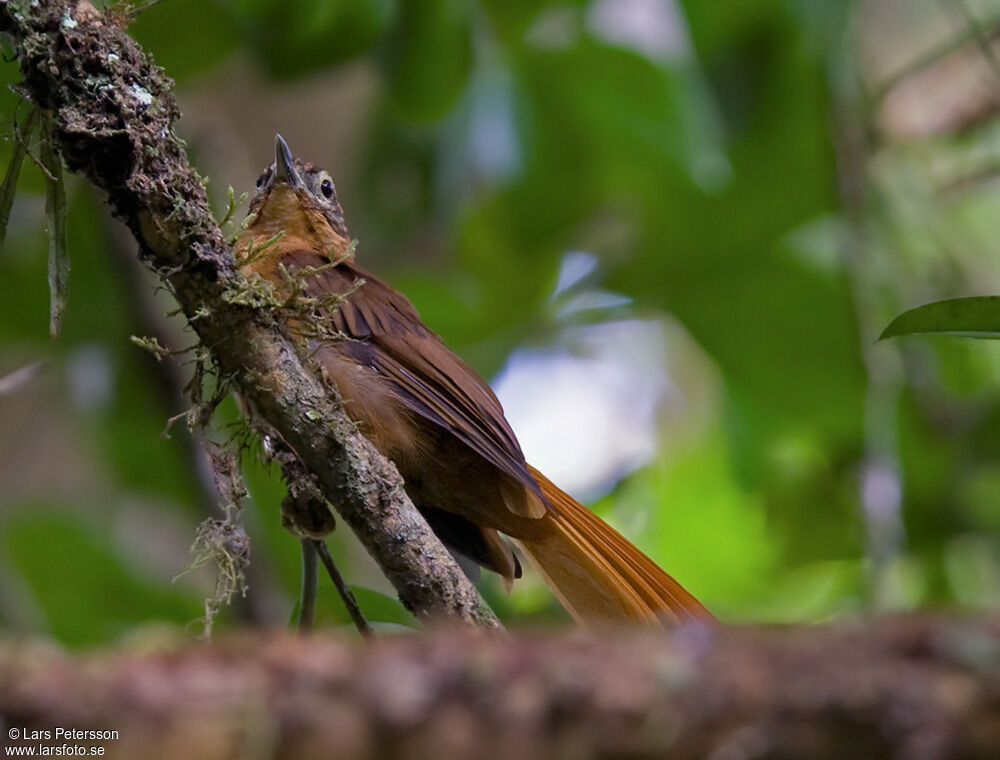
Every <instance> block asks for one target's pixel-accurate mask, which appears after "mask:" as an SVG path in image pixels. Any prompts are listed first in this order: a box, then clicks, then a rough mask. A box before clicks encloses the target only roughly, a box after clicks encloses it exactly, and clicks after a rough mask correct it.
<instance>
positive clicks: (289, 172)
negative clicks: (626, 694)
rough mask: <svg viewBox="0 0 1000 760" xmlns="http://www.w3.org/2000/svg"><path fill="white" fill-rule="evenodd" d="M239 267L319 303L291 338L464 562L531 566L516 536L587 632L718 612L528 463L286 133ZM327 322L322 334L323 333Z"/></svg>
mask: <svg viewBox="0 0 1000 760" xmlns="http://www.w3.org/2000/svg"><path fill="white" fill-rule="evenodd" d="M237 258H238V260H239V261H240V264H241V267H242V268H243V271H244V272H245V273H246V274H247V275H248V276H249V277H251V278H253V277H255V276H258V277H262V278H264V280H266V281H269V282H270V283H273V284H274V286H275V287H276V288H277V289H278V291H279V292H280V293H282V294H283V296H284V297H285V298H289V297H290V296H293V295H295V294H296V293H297V294H300V295H301V296H302V297H304V298H305V303H307V304H309V309H306V310H305V312H304V313H301V314H292V315H291V316H289V317H288V319H287V327H288V329H289V331H290V332H291V333H292V334H293V335H297V336H298V337H300V338H302V339H303V341H304V342H308V344H309V350H310V351H311V352H312V353H313V355H314V356H315V357H316V359H317V360H318V361H319V364H320V366H322V368H323V371H324V372H325V373H326V374H327V376H328V377H329V379H331V380H332V381H333V382H334V383H335V384H336V387H337V389H338V391H339V392H340V395H341V397H342V398H343V401H344V406H345V408H346V411H347V413H348V414H349V415H350V417H351V418H352V419H353V420H355V422H357V423H358V424H359V425H360V427H361V430H362V432H363V433H364V435H365V436H366V437H367V438H368V440H370V441H371V442H372V443H373V444H374V445H375V447H376V448H377V449H378V450H379V451H380V452H381V453H382V454H384V455H385V456H386V457H388V458H389V459H390V460H392V461H393V462H394V463H395V464H396V467H397V468H398V469H399V472H400V474H401V475H402V477H403V480H404V482H405V487H406V491H407V494H408V495H409V497H410V499H411V500H412V501H413V503H414V505H415V506H416V507H417V508H418V509H419V510H420V512H421V513H422V514H423V515H424V517H425V518H426V519H427V521H428V523H429V524H430V526H431V527H432V528H433V530H434V531H435V533H436V534H437V535H438V537H439V538H440V539H441V540H442V541H443V542H444V544H445V545H447V546H448V547H449V548H450V549H451V550H452V551H454V552H457V553H458V554H460V555H463V556H464V557H466V558H469V559H471V560H473V561H475V562H476V563H478V564H479V565H481V566H483V567H485V568H488V569H490V570H493V571H494V572H496V573H499V574H500V576H502V578H503V579H504V581H505V582H506V584H507V585H508V588H509V587H510V584H512V583H513V581H514V579H515V578H519V577H520V576H521V566H520V564H519V562H518V558H517V556H516V555H515V553H514V551H513V549H512V547H511V545H510V544H509V543H508V542H507V541H506V540H505V539H504V538H503V536H508V537H509V538H511V539H512V540H513V541H514V543H516V544H517V546H519V547H520V549H521V550H522V551H523V553H524V554H525V556H527V557H528V559H529V560H530V561H531V562H532V564H533V565H534V566H535V567H536V568H537V569H538V571H539V572H540V573H541V575H542V576H543V577H544V579H545V580H546V582H547V583H548V585H549V586H550V587H551V589H552V591H553V592H554V593H555V595H556V596H557V597H558V598H559V600H560V602H562V604H563V605H564V606H565V607H566V609H567V610H568V611H569V612H570V613H571V614H572V615H573V617H574V618H576V619H577V620H578V621H581V622H584V623H599V622H622V621H628V622H639V623H656V622H662V623H665V624H672V623H678V622H684V621H689V620H699V621H704V620H710V619H712V616H711V613H709V612H708V610H706V609H705V607H704V606H702V604H701V603H700V602H699V601H698V600H697V599H695V598H694V597H693V596H692V595H691V594H690V593H688V592H687V591H686V590H685V589H684V588H683V587H682V586H681V585H680V584H679V583H678V582H677V581H675V580H674V579H673V578H672V577H671V576H669V575H668V574H667V573H665V572H664V571H663V570H661V569H660V568H659V567H658V566H657V565H656V563H654V562H653V561H652V560H651V559H649V558H648V557H647V556H646V555H645V554H643V553H642V552H641V551H639V550H638V549H637V548H636V547H635V546H633V545H632V544H631V543H629V542H628V541H627V540H626V539H625V538H624V537H623V536H621V534H619V533H618V532H616V531H615V530H614V529H612V528H611V527H610V526H609V525H607V524H606V523H605V522H603V521H602V520H601V519H599V518H598V517H597V516H596V515H594V514H593V513H591V512H590V511H589V510H587V509H586V507H584V506H583V505H581V504H580V503H578V502H577V501H576V500H574V499H573V498H572V497H570V496H568V495H567V494H565V493H563V492H562V491H561V490H559V488H557V487H556V486H555V485H553V484H552V483H551V482H550V481H549V480H548V479H547V478H546V477H545V476H544V475H542V474H541V473H540V472H538V471H537V470H535V469H534V468H533V467H531V466H530V465H529V464H527V463H526V462H525V460H524V455H523V454H522V453H521V447H520V445H519V444H518V442H517V438H516V437H515V436H514V432H513V431H512V430H511V428H510V425H509V424H508V423H507V420H506V419H505V418H504V413H503V409H502V408H501V406H500V402H499V401H498V400H497V397H496V396H495V395H494V394H493V392H492V391H491V390H490V387H489V385H487V384H486V383H485V382H484V381H483V380H482V378H480V377H479V376H478V375H477V374H476V373H475V372H474V371H473V370H472V369H471V368H470V367H469V366H468V365H467V364H465V363H464V362H463V361H462V360H461V359H459V358H458V357H457V356H456V355H455V354H454V353H452V351H451V350H449V349H448V347H447V346H446V345H445V344H444V343H443V342H442V340H441V339H440V338H439V337H438V336H437V335H435V334H434V333H433V332H432V331H431V330H430V329H429V328H428V327H427V326H426V325H424V323H423V322H422V321H421V319H420V316H419V315H418V314H417V310H416V309H415V308H414V307H413V305H412V304H411V303H410V301H409V300H408V299H407V298H406V297H405V296H404V295H402V294H401V293H398V292H397V291H395V290H393V288H392V287H390V286H389V285H388V284H387V283H385V282H384V281H382V280H380V279H379V278H378V277H376V276H375V275H373V274H371V273H370V272H368V271H367V270H365V269H363V268H362V267H361V266H360V265H359V264H358V263H357V262H356V261H355V259H354V246H353V244H352V241H351V237H350V235H349V234H348V231H347V226H346V224H345V223H344V214H343V210H342V208H341V206H340V203H339V202H338V200H337V194H336V190H335V188H334V184H333V179H332V178H331V176H330V174H329V173H328V172H326V171H323V170H322V169H319V168H317V167H315V166H313V165H311V164H309V163H306V162H303V161H299V160H296V159H295V158H294V157H293V156H292V153H291V151H290V150H289V149H288V145H287V144H286V143H285V141H284V140H283V139H282V138H281V136H280V135H276V136H275V158H274V162H273V163H272V164H271V165H270V166H269V167H268V168H267V169H265V171H264V173H263V174H261V176H260V178H259V179H258V180H257V194H256V196H255V197H254V199H253V201H252V202H251V204H250V217H249V218H248V223H247V224H246V226H245V232H244V233H243V235H242V236H241V238H240V241H239V243H238V244H237ZM317 323H318V324H317Z"/></svg>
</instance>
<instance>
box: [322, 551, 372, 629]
mask: <svg viewBox="0 0 1000 760" xmlns="http://www.w3.org/2000/svg"><path fill="white" fill-rule="evenodd" d="M307 540H310V541H312V543H313V546H315V547H316V551H318V552H319V558H320V560H322V562H323V566H324V567H325V568H326V572H327V573H328V574H329V575H330V580H332V581H333V585H334V587H335V588H336V589H337V593H338V594H340V598H341V599H343V600H344V606H345V607H347V614H348V615H350V616H351V620H352V621H354V626H355V627H356V628H357V629H358V633H360V634H361V637H362V638H363V639H365V640H366V641H371V640H372V639H373V638H374V637H375V632H374V631H372V628H371V626H370V625H369V624H368V621H367V620H366V619H365V615H364V613H363V612H362V611H361V607H360V606H358V600H357V599H355V598H354V592H353V591H351V588H350V586H348V585H347V582H346V581H345V580H344V576H342V575H341V574H340V570H338V569H337V565H336V563H334V561H333V557H331V556H330V549H329V548H328V547H327V545H326V541H324V540H322V539H320V538H313V539H307Z"/></svg>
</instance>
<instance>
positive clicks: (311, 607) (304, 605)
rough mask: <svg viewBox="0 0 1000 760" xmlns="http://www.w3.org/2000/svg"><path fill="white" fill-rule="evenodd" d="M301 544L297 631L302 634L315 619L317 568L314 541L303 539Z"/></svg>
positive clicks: (310, 626)
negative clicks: (300, 590) (300, 588)
mask: <svg viewBox="0 0 1000 760" xmlns="http://www.w3.org/2000/svg"><path fill="white" fill-rule="evenodd" d="M301 543H302V595H301V598H300V599H299V631H300V632H304V631H308V630H309V629H310V628H312V626H313V620H315V618H316V589H317V586H318V583H319V572H318V571H319V568H318V567H317V565H316V543H315V539H312V538H303V539H301ZM320 543H322V542H320ZM324 545H325V544H324Z"/></svg>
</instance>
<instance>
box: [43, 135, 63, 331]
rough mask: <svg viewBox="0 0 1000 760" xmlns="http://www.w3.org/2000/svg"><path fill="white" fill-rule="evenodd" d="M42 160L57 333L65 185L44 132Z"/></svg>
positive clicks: (52, 316) (60, 310)
mask: <svg viewBox="0 0 1000 760" xmlns="http://www.w3.org/2000/svg"><path fill="white" fill-rule="evenodd" d="M41 153H42V155H41V158H42V164H43V165H44V166H45V169H46V171H47V172H48V173H49V181H48V184H47V185H46V189H45V214H46V216H47V217H48V225H49V335H51V336H52V337H53V338H54V337H56V336H57V335H58V334H59V326H60V324H61V323H62V315H63V311H65V309H66V296H67V282H68V280H69V255H68V254H67V252H66V186H65V184H64V183H63V175H62V160H61V159H60V158H59V157H58V156H57V155H56V153H55V151H54V150H53V148H52V141H51V138H50V137H49V135H48V133H46V134H44V135H43V139H42V151H41Z"/></svg>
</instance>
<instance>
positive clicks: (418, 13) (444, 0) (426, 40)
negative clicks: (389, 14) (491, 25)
mask: <svg viewBox="0 0 1000 760" xmlns="http://www.w3.org/2000/svg"><path fill="white" fill-rule="evenodd" d="M470 16H471V6H470V4H468V3H464V2H459V1H458V0H409V2H406V3H403V5H402V7H401V8H400V14H399V18H398V20H397V22H396V25H395V27H394V29H393V31H392V32H391V33H390V35H389V38H388V39H387V40H386V45H385V59H384V69H385V74H386V79H387V82H388V85H389V93H390V95H391V97H392V103H393V105H394V106H395V107H396V108H397V110H398V111H399V112H400V113H401V114H402V115H403V116H405V117H406V118H407V119H410V120H412V121H433V120H434V119H437V118H440V117H441V116H442V115H444V113H445V112H446V111H447V110H448V109H449V108H451V106H452V105H453V104H454V102H455V101H456V100H457V98H458V96H459V94H460V93H461V91H462V88H463V87H464V86H465V82H466V80H467V79H468V77H469V70H470V69H471V67H472V29H471V18H470Z"/></svg>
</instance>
